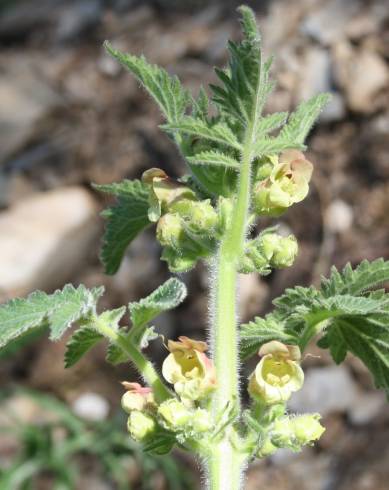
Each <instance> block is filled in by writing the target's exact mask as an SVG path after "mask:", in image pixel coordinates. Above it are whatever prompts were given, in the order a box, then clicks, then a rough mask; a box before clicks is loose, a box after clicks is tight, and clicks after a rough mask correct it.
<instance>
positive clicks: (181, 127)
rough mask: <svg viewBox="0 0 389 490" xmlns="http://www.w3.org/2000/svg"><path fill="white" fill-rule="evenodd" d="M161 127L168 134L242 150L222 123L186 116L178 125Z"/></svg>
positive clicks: (172, 124)
mask: <svg viewBox="0 0 389 490" xmlns="http://www.w3.org/2000/svg"><path fill="white" fill-rule="evenodd" d="M160 127H161V128H162V129H164V130H165V131H168V132H173V133H174V132H178V133H179V134H184V135H190V136H195V137H196V138H203V139H205V140H208V141H214V142H215V143H219V144H221V145H225V146H229V147H231V148H234V149H236V150H240V149H241V145H240V143H239V142H238V140H237V138H236V136H235V135H234V133H233V132H232V130H231V129H230V128H229V127H228V126H227V124H224V123H222V122H217V123H213V124H211V123H207V122H206V121H204V120H202V119H195V118H194V117H190V116H185V117H183V118H182V119H181V120H180V121H178V122H176V123H169V124H163V125H161V126H160Z"/></svg>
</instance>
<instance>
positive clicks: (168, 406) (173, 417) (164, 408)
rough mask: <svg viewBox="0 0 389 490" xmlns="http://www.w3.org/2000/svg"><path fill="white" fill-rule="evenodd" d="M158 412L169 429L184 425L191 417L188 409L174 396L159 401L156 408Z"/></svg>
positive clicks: (179, 427)
mask: <svg viewBox="0 0 389 490" xmlns="http://www.w3.org/2000/svg"><path fill="white" fill-rule="evenodd" d="M158 414H159V415H161V416H162V418H163V421H164V423H165V425H166V426H167V428H168V429H171V430H177V429H181V428H182V427H185V426H186V425H188V423H189V422H190V419H191V412H190V410H188V408H187V407H186V406H185V405H184V404H183V403H182V402H180V401H178V400H176V399H175V398H171V399H170V400H166V401H165V402H163V403H161V405H160V406H159V408H158Z"/></svg>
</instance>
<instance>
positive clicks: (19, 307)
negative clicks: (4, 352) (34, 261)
mask: <svg viewBox="0 0 389 490" xmlns="http://www.w3.org/2000/svg"><path fill="white" fill-rule="evenodd" d="M103 291H104V288H95V289H92V290H88V289H86V288H85V287H84V286H79V287H78V288H74V286H72V285H67V286H65V287H64V288H63V289H62V290H58V291H56V292H55V293H53V294H51V295H48V294H46V293H44V292H42V291H36V292H34V293H32V294H31V295H30V296H28V297H27V298H26V299H19V298H18V299H13V300H11V301H9V302H8V303H5V304H4V305H1V306H0V347H3V346H4V345H6V344H7V343H8V342H10V341H11V340H13V339H15V338H17V337H19V336H21V335H23V334H25V333H26V332H28V331H30V330H33V329H35V328H41V327H43V326H45V325H48V326H49V327H50V339H51V340H58V339H59V338H60V337H61V336H62V335H63V334H64V332H65V331H66V330H67V329H68V328H69V327H70V326H71V325H72V324H73V323H75V322H78V321H80V320H82V319H85V318H87V317H88V316H89V315H91V314H92V313H93V312H94V311H95V308H96V303H97V300H98V298H99V297H100V296H101V295H102V294H103Z"/></svg>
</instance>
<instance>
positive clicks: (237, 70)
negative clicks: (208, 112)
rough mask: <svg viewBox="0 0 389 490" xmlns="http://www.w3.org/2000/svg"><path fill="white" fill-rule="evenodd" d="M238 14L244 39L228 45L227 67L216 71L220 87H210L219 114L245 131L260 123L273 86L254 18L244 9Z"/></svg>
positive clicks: (248, 10)
mask: <svg viewBox="0 0 389 490" xmlns="http://www.w3.org/2000/svg"><path fill="white" fill-rule="evenodd" d="M239 12H240V14H241V16H242V18H241V23H242V31H243V40H242V42H240V43H234V42H229V51H230V61H229V67H228V69H226V70H219V69H216V75H217V76H218V77H219V79H220V81H221V83H222V86H215V85H211V89H212V91H213V94H214V96H213V101H214V102H215V103H216V105H217V106H218V107H219V109H220V111H221V113H222V114H223V115H225V116H226V117H227V118H234V120H235V123H236V124H237V125H238V126H239V127H240V128H245V127H247V126H248V125H252V123H253V121H257V120H259V117H260V115H261V112H262V110H263V107H264V104H265V101H266V97H267V95H268V94H269V93H270V91H271V90H272V88H273V84H272V82H270V81H269V71H270V66H271V60H269V61H268V62H266V63H263V61H262V53H261V37H260V34H259V32H258V29H257V25H256V20H255V15H254V13H253V11H252V10H251V9H249V8H248V7H245V6H243V7H240V8H239ZM255 126H256V124H254V125H253V127H255Z"/></svg>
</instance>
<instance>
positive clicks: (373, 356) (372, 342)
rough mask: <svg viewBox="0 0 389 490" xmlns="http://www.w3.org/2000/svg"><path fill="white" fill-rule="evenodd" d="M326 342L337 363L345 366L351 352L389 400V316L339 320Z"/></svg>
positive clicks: (330, 327) (373, 315)
mask: <svg viewBox="0 0 389 490" xmlns="http://www.w3.org/2000/svg"><path fill="white" fill-rule="evenodd" d="M326 341H327V343H328V345H329V349H330V352H331V354H332V357H333V359H334V361H335V362H337V363H339V362H342V361H343V360H344V357H345V350H348V351H350V352H351V353H352V354H354V355H355V356H357V357H359V358H360V359H361V361H362V362H363V363H364V364H365V365H366V367H367V368H368V369H369V371H370V372H371V374H372V375H373V377H374V381H375V385H376V387H377V388H382V389H384V390H385V391H386V393H387V395H388V396H389V312H388V313H387V314H385V315H375V314H370V315H365V316H363V317H356V316H348V317H347V316H346V317H342V318H335V319H334V320H332V322H331V324H330V326H329V327H328V328H327V334H326Z"/></svg>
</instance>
